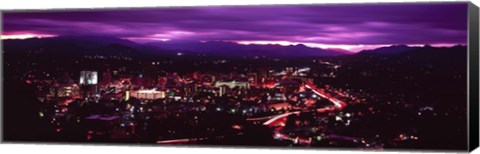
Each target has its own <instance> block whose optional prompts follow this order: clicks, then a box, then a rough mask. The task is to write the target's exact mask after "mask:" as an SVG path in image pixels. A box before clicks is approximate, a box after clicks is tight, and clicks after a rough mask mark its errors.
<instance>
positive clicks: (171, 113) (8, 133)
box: [1, 2, 467, 150]
mask: <svg viewBox="0 0 480 154" xmlns="http://www.w3.org/2000/svg"><path fill="white" fill-rule="evenodd" d="M405 7H408V8H409V11H404V8H405ZM466 8H467V3H463V2H460V3H438V4H436V3H432V4H429V3H426V4H369V5H342V6H337V5H318V6H317V5H312V6H307V5H306V6H302V5H292V6H281V5H280V6H238V7H232V6H228V7H227V6H225V7H179V8H144V9H125V10H121V9H117V10H77V11H66V10H63V11H46V12H23V13H22V12H7V13H3V21H2V27H3V32H2V35H1V38H2V45H3V47H2V51H3V52H2V54H3V80H2V86H3V90H4V93H3V96H4V98H3V100H2V102H3V110H4V111H3V112H4V115H3V117H4V119H3V122H4V129H3V135H4V140H6V141H19V142H28V141H31V142H47V143H51V142H54V143H92V144H96V143H102V144H106V143H113V144H140V145H205V146H249V147H250V146H253V147H255V146H260V147H303V148H347V149H369V150H384V149H385V150H389V149H442V150H466V149H467V143H466V142H467V103H466V102H467V98H466V96H467V90H466V89H467V62H466V59H467V46H466V43H467V40H466V39H467V19H466V14H467V12H466Z"/></svg>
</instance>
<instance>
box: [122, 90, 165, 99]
mask: <svg viewBox="0 0 480 154" xmlns="http://www.w3.org/2000/svg"><path fill="white" fill-rule="evenodd" d="M129 95H130V96H129V97H135V98H138V99H147V100H155V99H161V98H165V91H157V90H154V89H152V90H137V91H132V92H130V94H129Z"/></svg>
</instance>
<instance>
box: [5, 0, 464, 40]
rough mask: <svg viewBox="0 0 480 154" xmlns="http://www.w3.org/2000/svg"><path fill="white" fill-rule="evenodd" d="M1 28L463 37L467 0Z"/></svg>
mask: <svg viewBox="0 0 480 154" xmlns="http://www.w3.org/2000/svg"><path fill="white" fill-rule="evenodd" d="M3 26H4V34H9V33H39V34H51V35H110V36H116V37H130V38H133V37H135V38H145V39H144V40H148V39H153V38H160V39H162V38H163V39H171V40H175V39H189V40H232V41H235V40H244V41H255V40H269V41H291V42H308V43H321V44H425V43H428V44H435V43H466V37H467V3H464V2H459V3H418V4H355V5H352V4H347V5H291V6H282V5H277V6H236V7H232V6H229V7H181V8H154V9H153V8H145V9H124V10H122V9H116V10H82V11H47V12H24V13H22V12H7V13H4V19H3Z"/></svg>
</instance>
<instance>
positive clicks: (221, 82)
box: [215, 81, 250, 89]
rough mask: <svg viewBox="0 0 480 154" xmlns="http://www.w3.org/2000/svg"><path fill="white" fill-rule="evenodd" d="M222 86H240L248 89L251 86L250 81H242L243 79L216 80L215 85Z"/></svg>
mask: <svg viewBox="0 0 480 154" xmlns="http://www.w3.org/2000/svg"><path fill="white" fill-rule="evenodd" d="M221 86H227V87H229V88H232V89H233V88H235V87H239V88H245V89H248V88H250V86H249V83H248V82H242V81H240V82H239V81H231V82H225V81H217V82H215V87H221Z"/></svg>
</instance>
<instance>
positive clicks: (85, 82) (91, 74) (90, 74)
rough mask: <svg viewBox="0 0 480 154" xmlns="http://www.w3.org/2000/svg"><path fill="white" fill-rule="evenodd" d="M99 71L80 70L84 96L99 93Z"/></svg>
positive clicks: (81, 87)
mask: <svg viewBox="0 0 480 154" xmlns="http://www.w3.org/2000/svg"><path fill="white" fill-rule="evenodd" d="M97 83H98V73H97V72H96V71H81V72H80V89H81V93H82V97H84V98H85V97H93V96H95V95H97V94H98V86H97Z"/></svg>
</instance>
